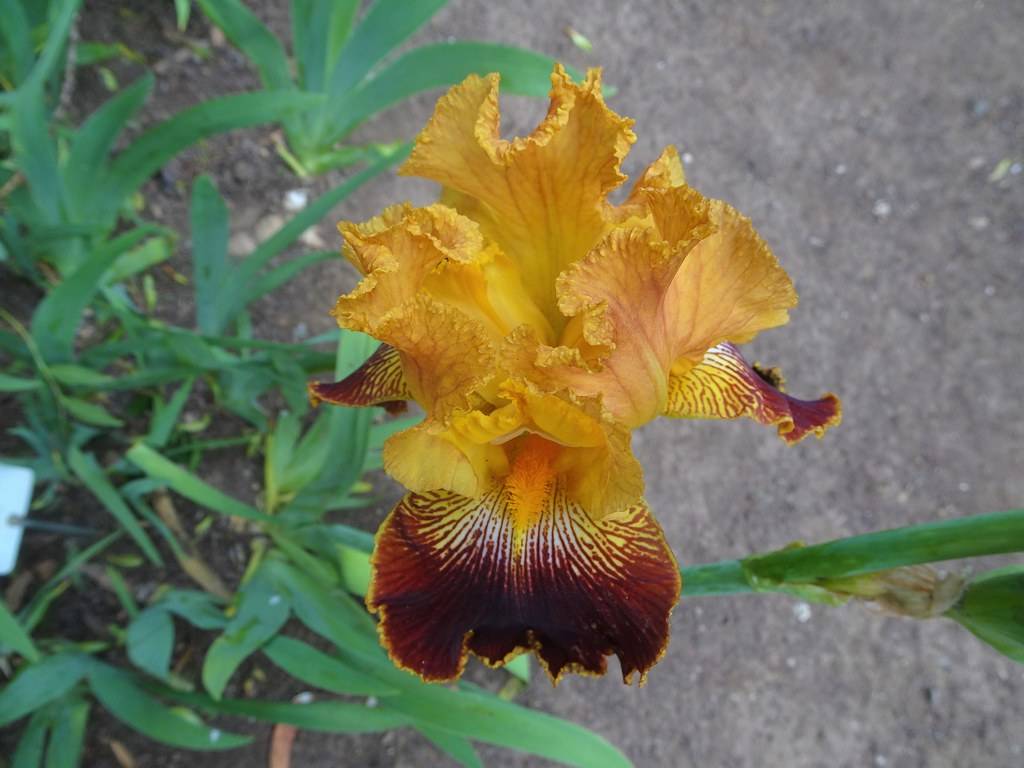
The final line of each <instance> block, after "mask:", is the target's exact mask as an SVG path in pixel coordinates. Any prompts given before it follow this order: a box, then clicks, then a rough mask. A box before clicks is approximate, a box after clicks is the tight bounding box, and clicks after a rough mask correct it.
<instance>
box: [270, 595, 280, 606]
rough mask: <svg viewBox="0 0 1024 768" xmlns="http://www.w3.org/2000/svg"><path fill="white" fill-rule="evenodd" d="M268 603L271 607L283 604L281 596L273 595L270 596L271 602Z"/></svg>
mask: <svg viewBox="0 0 1024 768" xmlns="http://www.w3.org/2000/svg"><path fill="white" fill-rule="evenodd" d="M267 602H268V603H269V604H270V605H277V604H278V603H280V602H281V596H280V595H271V596H270V599H269V600H267Z"/></svg>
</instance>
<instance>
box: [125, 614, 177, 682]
mask: <svg viewBox="0 0 1024 768" xmlns="http://www.w3.org/2000/svg"><path fill="white" fill-rule="evenodd" d="M125 647H126V649H127V651H128V658H129V659H130V660H131V662H132V664H134V665H135V666H137V667H138V668H139V669H141V670H143V671H144V672H148V673H149V674H151V675H153V676H154V677H156V678H159V679H161V680H165V679H166V678H167V675H168V673H169V672H170V668H171V652H172V651H173V650H174V622H173V621H172V620H171V616H170V614H169V613H168V612H167V610H166V609H164V608H163V607H155V606H151V607H149V608H147V609H146V610H144V611H142V613H140V614H139V615H138V616H136V617H135V618H134V619H133V620H132V623H131V624H129V625H128V632H127V634H126V636H125Z"/></svg>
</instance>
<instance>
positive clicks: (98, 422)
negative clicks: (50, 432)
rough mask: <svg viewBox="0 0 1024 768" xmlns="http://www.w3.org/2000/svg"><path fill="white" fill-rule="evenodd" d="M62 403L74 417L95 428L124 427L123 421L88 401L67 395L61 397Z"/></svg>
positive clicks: (100, 406)
mask: <svg viewBox="0 0 1024 768" xmlns="http://www.w3.org/2000/svg"><path fill="white" fill-rule="evenodd" d="M60 403H61V405H63V406H64V407H65V408H66V409H67V411H68V413H70V414H71V415H72V416H73V417H75V418H76V419H78V420H79V421H82V422H85V423H86V424H92V425H93V426H94V427H108V428H110V429H117V428H118V427H123V426H124V422H123V421H121V420H120V419H119V418H117V417H115V416H112V415H111V414H110V412H109V411H108V410H107V409H106V408H104V407H103V406H102V405H98V404H97V403H90V402H89V401H88V400H82V399H80V398H77V397H68V396H65V395H62V396H61V398H60Z"/></svg>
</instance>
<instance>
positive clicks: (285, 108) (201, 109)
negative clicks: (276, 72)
mask: <svg viewBox="0 0 1024 768" xmlns="http://www.w3.org/2000/svg"><path fill="white" fill-rule="evenodd" d="M322 101H323V97H321V96H315V95H310V94H303V93H294V92H293V93H287V92H282V91H275V92H259V93H241V94H235V95H231V96H222V97H220V98H217V99H210V100H209V101H205V102H203V103H202V104H198V105H196V106H194V107H190V108H189V109H186V110H184V111H182V112H179V113H178V114H177V115H175V116H174V117H172V118H170V119H169V120H167V121H165V122H163V123H161V124H160V125H158V126H156V127H155V128H151V129H150V130H148V131H146V132H145V133H143V134H142V135H141V136H139V138H137V139H136V140H135V141H134V142H133V143H132V145H131V146H130V147H128V149H126V150H125V151H124V152H122V153H121V154H119V155H118V156H117V158H115V160H114V161H113V163H112V164H111V168H110V174H109V178H110V183H109V184H108V185H107V188H106V189H104V190H102V191H101V192H98V193H99V194H103V195H105V196H106V199H107V200H109V201H110V203H109V207H108V209H107V214H108V215H111V214H116V211H117V209H118V208H119V207H120V205H121V201H123V200H125V199H127V198H128V197H129V196H130V195H131V194H133V193H134V192H135V190H136V189H138V188H139V186H141V185H142V183H143V182H144V181H145V180H146V179H148V178H149V177H150V175H152V174H153V173H155V172H156V171H157V170H159V169H160V168H161V167H162V166H163V165H164V164H165V163H166V162H167V161H168V160H170V159H171V158H172V157H174V156H175V155H176V154H178V153H179V152H181V150H183V149H185V148H186V147H188V146H190V145H192V144H194V143H195V142H197V141H199V140H200V139H204V138H206V137H208V136H212V135H213V134H216V133H223V132H224V131H232V130H235V129H238V128H247V127H249V126H253V125H259V124H261V123H269V122H273V121H276V120H281V119H283V118H285V117H287V116H288V115H291V114H293V113H295V112H297V111H301V110H308V109H312V108H315V107H317V106H319V105H320V104H321V103H322Z"/></svg>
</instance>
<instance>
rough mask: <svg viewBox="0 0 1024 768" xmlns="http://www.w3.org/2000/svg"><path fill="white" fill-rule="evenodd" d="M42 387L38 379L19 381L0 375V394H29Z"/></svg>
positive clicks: (14, 377)
mask: <svg viewBox="0 0 1024 768" xmlns="http://www.w3.org/2000/svg"><path fill="white" fill-rule="evenodd" d="M42 386H43V382H41V381H40V380H39V379H19V378H17V377H16V376H8V375H7V374H6V373H0V392H31V391H33V390H36V389H39V388H40V387H42Z"/></svg>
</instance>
